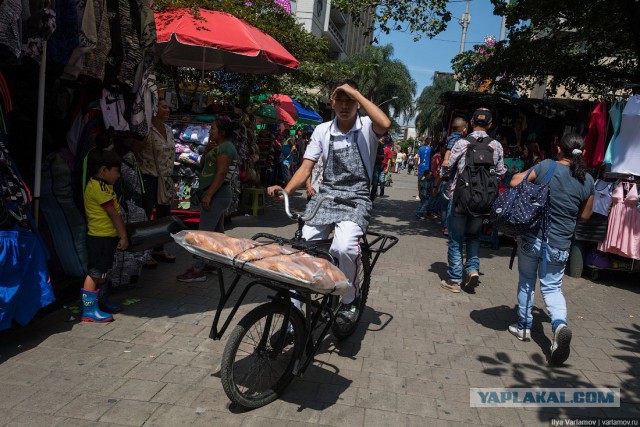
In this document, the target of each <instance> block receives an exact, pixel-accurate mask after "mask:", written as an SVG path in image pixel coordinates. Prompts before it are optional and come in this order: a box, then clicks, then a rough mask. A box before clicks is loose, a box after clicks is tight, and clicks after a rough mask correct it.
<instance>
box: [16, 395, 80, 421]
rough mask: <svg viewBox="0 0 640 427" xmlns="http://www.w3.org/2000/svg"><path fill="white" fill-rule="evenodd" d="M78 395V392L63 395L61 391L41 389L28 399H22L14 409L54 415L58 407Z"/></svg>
mask: <svg viewBox="0 0 640 427" xmlns="http://www.w3.org/2000/svg"><path fill="white" fill-rule="evenodd" d="M76 396H77V394H75V393H68V394H64V395H62V396H61V393H60V392H56V391H51V390H40V391H37V392H35V393H33V394H32V395H31V396H29V397H28V398H27V399H25V400H22V401H21V402H20V403H18V404H17V405H15V406H14V407H13V409H16V410H18V411H24V412H37V413H39V414H50V415H53V414H55V412H56V411H57V410H58V409H60V408H62V407H63V406H65V405H66V404H67V403H69V402H70V401H72V400H73V399H74V398H75V397H76Z"/></svg>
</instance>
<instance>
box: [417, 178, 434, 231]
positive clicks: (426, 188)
mask: <svg viewBox="0 0 640 427" xmlns="http://www.w3.org/2000/svg"><path fill="white" fill-rule="evenodd" d="M433 184H434V182H433V173H431V170H430V169H427V170H425V171H424V173H423V174H422V176H421V177H420V179H419V180H418V191H419V193H420V195H419V196H420V207H419V208H418V211H417V212H416V218H418V219H424V212H425V210H426V209H427V205H428V204H429V198H430V197H431V189H432V188H433Z"/></svg>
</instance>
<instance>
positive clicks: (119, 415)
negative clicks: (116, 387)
mask: <svg viewBox="0 0 640 427" xmlns="http://www.w3.org/2000/svg"><path fill="white" fill-rule="evenodd" d="M159 406H160V405H159V404H157V403H149V402H140V401H138V400H120V401H118V402H117V403H116V404H115V405H114V406H113V407H111V408H110V409H109V410H108V411H107V412H106V413H105V414H104V415H103V416H102V417H101V418H100V421H103V422H107V423H114V424H122V425H127V426H141V425H142V424H143V423H144V422H145V421H146V420H147V419H149V417H150V416H151V415H152V414H153V413H154V412H155V411H156V409H158V407H159Z"/></svg>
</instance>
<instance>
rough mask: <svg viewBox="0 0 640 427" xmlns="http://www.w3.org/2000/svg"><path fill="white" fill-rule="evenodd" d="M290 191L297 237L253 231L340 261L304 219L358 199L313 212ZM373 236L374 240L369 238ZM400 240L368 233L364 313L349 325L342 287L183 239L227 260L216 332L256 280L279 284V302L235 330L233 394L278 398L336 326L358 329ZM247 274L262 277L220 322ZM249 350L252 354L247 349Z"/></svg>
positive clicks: (225, 366)
mask: <svg viewBox="0 0 640 427" xmlns="http://www.w3.org/2000/svg"><path fill="white" fill-rule="evenodd" d="M283 195H284V205H285V212H286V214H287V215H288V216H289V218H291V219H293V220H295V221H297V222H298V229H297V230H296V232H295V234H294V237H293V238H292V239H286V238H283V237H279V236H275V235H272V234H268V233H258V234H256V235H254V236H253V237H252V240H255V241H257V242H260V243H265V244H273V243H278V244H280V245H285V244H286V245H288V246H290V247H291V248H292V249H294V250H298V251H303V252H305V253H307V254H310V255H313V256H317V257H321V258H324V259H326V260H328V261H330V262H331V263H333V264H334V265H337V261H336V260H335V258H334V257H333V256H332V255H331V254H330V253H329V252H328V250H327V249H328V247H329V246H330V245H331V242H332V240H331V239H326V240H316V241H306V240H304V239H303V238H302V227H303V226H304V224H305V222H306V221H308V220H310V219H311V218H313V217H314V216H315V214H316V213H317V211H318V209H319V208H320V206H321V205H322V204H323V203H326V202H328V201H332V202H334V203H338V204H342V205H346V206H352V207H355V204H354V203H353V202H351V201H349V200H345V199H341V198H335V197H332V196H324V197H322V198H321V199H320V200H319V201H318V203H317V204H316V206H315V209H314V210H313V211H312V212H311V213H310V214H309V215H308V216H301V215H299V214H295V213H291V211H290V209H289V200H288V196H287V194H286V193H283ZM368 238H370V239H372V240H371V241H369V239H368ZM397 242H398V239H397V237H395V236H387V235H383V234H380V233H375V232H367V233H366V234H365V235H364V236H363V237H362V238H361V241H360V245H361V254H362V256H361V257H360V260H361V267H362V268H360V269H359V271H360V272H361V274H360V307H359V308H360V311H359V316H358V319H357V321H356V322H354V324H353V325H351V327H350V328H348V329H347V330H342V329H339V328H336V327H335V319H336V314H337V311H338V309H339V308H340V302H339V297H338V296H337V295H334V294H332V293H320V292H319V291H317V290H313V289H310V288H308V287H305V286H303V285H302V284H300V283H297V282H295V281H293V280H287V281H286V282H285V281H284V280H282V278H280V277H276V276H274V275H273V274H271V273H269V272H268V271H256V270H255V269H249V268H247V266H248V265H250V264H247V263H243V264H238V263H235V262H234V263H232V264H231V265H229V264H228V263H224V262H221V261H220V260H215V259H211V258H210V257H209V258H207V257H206V255H205V254H203V253H202V252H199V251H197V250H196V249H194V248H192V247H187V246H184V245H183V246H184V247H185V248H186V249H187V250H190V251H191V252H193V253H195V254H196V255H197V256H200V257H204V260H205V261H206V262H208V263H210V264H213V265H214V266H216V267H220V268H218V283H219V286H220V301H219V302H218V307H217V309H216V314H215V316H214V320H213V324H212V325H211V331H210V333H209V337H210V338H212V339H214V340H220V339H221V338H222V336H223V335H224V333H225V331H226V330H227V328H228V327H229V324H230V322H231V320H232V319H233V317H234V315H235V314H236V312H237V311H238V308H239V307H240V306H241V304H242V302H243V301H244V299H245V297H246V296H247V293H248V292H249V290H250V289H251V288H252V287H253V286H255V285H261V286H264V287H267V288H269V289H271V290H273V291H275V295H270V296H269V298H270V299H271V302H267V303H264V304H262V305H259V306H258V307H256V308H254V309H253V310H251V311H250V312H249V313H247V314H246V315H245V316H244V317H243V318H242V319H241V320H240V321H239V322H238V324H237V326H236V327H235V328H234V329H233V331H232V332H231V334H230V336H229V339H228V341H227V344H226V346H225V348H224V351H223V355H222V360H221V366H220V376H221V381H222V386H223V389H224V391H225V393H226V395H227V396H228V397H229V399H230V400H231V401H232V402H233V403H235V404H237V405H239V406H241V407H244V408H247V409H255V408H259V407H262V406H264V405H267V404H269V403H271V402H273V401H274V400H275V399H277V398H278V397H279V396H280V395H281V394H282V393H283V391H284V390H285V389H286V387H287V386H288V385H289V383H290V382H291V381H292V380H293V377H294V376H302V375H303V374H304V372H305V371H306V369H307V368H308V367H309V365H310V364H311V363H312V362H313V360H314V356H315V354H316V353H317V351H318V349H319V348H320V345H321V344H322V342H323V340H324V338H325V337H326V336H327V334H328V332H329V329H331V330H332V332H333V334H334V336H335V337H336V338H337V339H339V340H340V339H345V338H347V337H348V336H350V335H351V334H353V332H355V330H356V328H357V326H358V323H359V321H360V318H361V317H362V313H363V312H364V309H365V306H366V301H367V297H368V294H369V286H370V280H371V272H372V270H373V268H374V266H375V265H376V263H377V261H378V258H379V256H380V254H382V253H384V252H387V251H388V250H389V249H390V248H392V247H393V246H395V245H396V244H397ZM229 268H231V269H233V270H234V272H235V273H236V276H235V278H234V279H233V281H232V283H231V285H230V287H229V289H228V290H227V289H226V288H225V285H224V277H223V274H222V270H223V269H229ZM247 275H248V276H251V277H253V278H254V280H253V281H251V282H250V283H248V284H247V285H246V287H245V288H244V290H243V291H242V292H241V294H240V297H239V298H238V300H237V301H236V302H235V304H234V305H233V308H232V309H231V311H230V313H229V315H228V316H227V318H226V319H225V321H224V323H223V324H222V327H221V328H218V325H219V322H220V317H221V313H222V310H223V309H225V308H226V305H227V302H228V301H229V300H230V298H231V296H232V294H233V293H234V290H235V288H236V287H237V285H238V283H239V281H240V279H241V277H243V276H247ZM291 291H295V292H291ZM292 299H294V300H297V301H300V302H302V303H303V304H304V306H305V310H304V311H302V310H300V309H298V308H297V307H296V306H295V305H294V304H293V302H292ZM245 355H246V357H243V356H245ZM244 371H246V373H244Z"/></svg>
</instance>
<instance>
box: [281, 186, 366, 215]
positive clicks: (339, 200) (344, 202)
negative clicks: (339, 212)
mask: <svg viewBox="0 0 640 427" xmlns="http://www.w3.org/2000/svg"><path fill="white" fill-rule="evenodd" d="M276 195H282V196H283V197H284V211H285V212H286V214H287V216H288V217H289V218H291V219H292V220H294V221H295V220H298V219H300V220H302V221H304V222H306V221H309V220H311V219H312V218H314V217H315V216H316V214H317V213H318V210H319V209H320V206H322V204H323V203H324V202H327V201H329V202H333V203H336V204H338V205H345V206H349V207H351V208H355V207H356V206H357V205H356V203H355V202H353V201H351V200H347V199H343V198H342V197H334V196H322V197H320V199H318V203H316V205H315V206H314V208H313V210H312V211H311V212H310V213H309V215H307V216H302V215H299V214H296V213H292V212H291V210H290V209H289V195H288V194H287V193H286V192H285V191H277V192H276Z"/></svg>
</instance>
